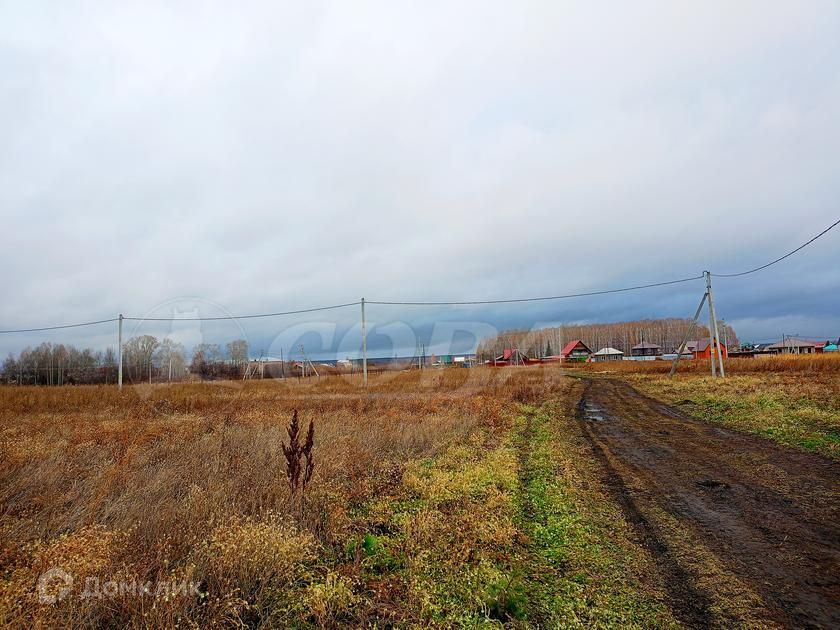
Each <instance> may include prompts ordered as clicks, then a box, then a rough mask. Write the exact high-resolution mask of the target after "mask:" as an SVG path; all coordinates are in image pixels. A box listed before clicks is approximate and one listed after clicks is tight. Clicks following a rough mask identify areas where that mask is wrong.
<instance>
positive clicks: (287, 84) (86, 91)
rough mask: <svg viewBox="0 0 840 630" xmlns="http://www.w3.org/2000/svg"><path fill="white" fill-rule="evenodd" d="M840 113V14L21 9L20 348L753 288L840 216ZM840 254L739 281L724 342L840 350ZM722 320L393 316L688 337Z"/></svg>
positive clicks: (253, 334) (838, 246) (837, 246)
mask: <svg viewBox="0 0 840 630" xmlns="http://www.w3.org/2000/svg"><path fill="white" fill-rule="evenodd" d="M245 4H247V5H248V6H247V7H245V6H243V5H245ZM838 113H840V3H837V2H818V1H816V0H809V1H808V2H790V3H785V2H746V1H743V2H735V3H732V2H696V3H694V4H693V6H691V5H690V4H689V3H684V2H680V3H674V2H658V3H645V2H633V3H620V2H609V3H599V2H579V3H567V2H544V3H537V2H534V3H526V2H515V3H514V2H503V3H494V2H486V1H482V2H475V3H466V2H461V3H458V2H442V3H429V2H422V3H421V2H406V3H399V2H393V1H389V2H381V3H365V2H343V3H316V2H289V3H279V2H269V3H265V4H260V3H256V2H255V3H209V2H195V3H190V2H172V1H167V2H160V3H154V2H137V3H132V2H110V3H93V2H90V3H88V2H62V3H55V2H43V3H42V2H35V1H28V2H7V1H3V0H0V213H2V223H0V269H2V271H1V272H0V279H2V282H0V329H7V328H19V327H30V326H40V325H50V324H63V323H71V322H75V321H85V320H90V319H101V318H105V317H113V316H115V315H116V314H118V313H120V312H122V313H125V314H126V315H145V314H150V313H153V314H157V315H158V316H169V315H173V314H179V313H180V314H184V313H192V314H195V313H198V314H201V315H219V314H223V313H233V314H244V313H254V312H264V311H282V310H289V309H296V308H306V307H310V306H318V305H323V304H336V303H341V302H348V301H354V300H357V299H358V298H360V297H361V296H365V297H366V298H368V299H371V300H401V299H409V300H411V299H414V300H448V299H452V300H468V299H488V298H489V299H492V298H507V297H527V296H532V295H546V294H548V295H552V294H562V293H571V292H577V291H587V290H598V289H604V288H612V287H621V286H626V285H635V284H639V283H647V282H656V281H659V280H669V279H673V278H681V277H686V276H694V275H698V274H699V273H700V272H702V270H704V269H707V268H710V269H711V270H712V271H713V272H715V271H716V272H720V273H728V272H733V271H740V270H743V269H747V268H750V267H753V266H756V265H758V264H761V263H764V262H766V261H768V260H770V259H773V258H775V257H777V256H779V255H781V254H783V253H784V252H786V251H788V250H790V249H792V248H794V247H796V246H798V245H799V244H801V243H802V242H804V241H806V240H807V239H808V238H810V237H811V236H813V235H814V234H816V233H817V232H819V231H820V230H822V229H823V228H824V227H826V226H827V225H829V224H830V223H832V222H833V221H834V220H836V219H837V218H838V217H840V203H839V202H840V171H838V165H840V116H839V115H838ZM838 252H840V228H838V229H836V230H835V231H833V232H831V233H829V234H827V235H826V236H825V237H823V238H822V239H820V240H819V241H817V242H816V243H814V244H813V245H812V246H811V247H809V248H808V249H806V250H804V251H803V252H801V253H800V254H797V255H796V256H794V257H792V258H791V259H789V260H786V261H785V262H783V263H781V264H779V265H777V266H776V267H773V268H772V269H770V270H767V271H764V272H761V273H757V274H753V275H751V276H746V277H743V278H739V279H732V280H724V279H720V280H718V281H717V283H716V287H715V288H716V294H717V300H718V310H719V314H720V315H721V316H723V317H724V318H726V320H727V321H729V322H731V323H732V324H733V325H734V326H735V327H736V329H737V330H738V331H739V333H740V334H741V337H742V338H753V339H763V338H774V337H778V336H780V335H781V333H782V332H785V333H799V334H801V335H803V336H805V335H814V336H833V337H837V336H840V290H838V289H839V288H840V265H838V262H840V256H839V255H838ZM702 292H703V286H702V282H699V281H698V282H695V283H693V284H690V285H678V286H676V287H670V288H667V289H655V290H647V291H640V292H636V293H627V294H619V295H617V296H611V297H597V298H581V299H575V300H564V301H558V302H550V303H539V304H530V305H529V304H524V305H516V306H504V307H485V308H480V309H478V308H475V309H467V308H459V309H430V308H425V309H419V308H399V307H374V306H371V307H370V309H369V311H370V312H369V318H370V319H371V320H372V323H373V324H375V325H379V326H385V325H387V324H389V323H393V322H405V325H407V326H408V327H409V328H410V329H412V330H413V331H414V334H415V336H416V335H417V334H418V332H419V333H420V337H422V336H423V335H426V336H428V334H429V333H428V331H429V330H430V329H431V328H430V327H432V326H433V324H434V323H435V322H449V321H454V320H463V321H471V322H479V323H482V324H487V325H488V326H491V327H496V328H504V327H507V326H524V327H529V326H535V325H543V324H547V323H554V322H562V321H568V322H572V321H576V322H577V321H620V320H625V319H632V318H637V317H666V316H685V317H689V316H691V314H692V313H693V311H694V308H695V307H696V303H697V302H698V301H699V299H700V297H701V295H702ZM357 320H358V309H349V310H344V311H336V312H327V313H324V314H323V315H322V316H317V317H313V316H309V317H306V318H285V319H279V320H266V321H260V320H257V321H250V322H243V323H242V324H241V326H242V328H240V327H239V325H236V324H227V325H225V326H217V327H215V328H214V327H213V326H209V325H205V326H203V327H201V328H200V329H198V328H195V327H193V329H191V332H189V333H184V335H182V338H183V339H188V338H189V339H192V340H204V341H219V342H224V341H227V340H229V338H232V337H233V336H242V335H245V336H246V337H248V338H249V340H250V341H251V345H252V348H259V349H263V350H266V351H269V350H270V349H271V348H274V349H277V348H279V347H283V345H284V344H289V345H291V344H292V343H294V342H295V340H296V336H295V335H297V334H298V332H299V329H293V331H292V332H289V330H288V327H289V326H291V325H293V324H295V323H296V322H297V323H299V322H302V321H308V322H313V321H314V322H321V324H318V326H326V327H327V328H329V327H330V326H333V325H335V326H337V328H336V330H337V331H338V332H337V333H335V334H334V335H333V336H332V337H331V338H330V339H328V340H327V344H326V345H331V346H332V347H333V348H339V346H341V345H342V344H344V345H345V346H346V345H348V344H349V345H353V343H356V342H355V341H353V340H354V339H356V340H357V339H358V335H355V336H354V334H355V333H352V330H351V334H350V335H349V336H348V335H347V334H346V333H347V330H348V329H350V328H351V327H352V326H354V325H357ZM183 325H184V326H186V324H183ZM397 327H398V328H399V326H397ZM316 328H317V326H316ZM143 331H152V327H151V325H148V324H147V325H146V327H145V328H143ZM295 331H298V332H295ZM164 332H166V331H164ZM404 333H405V331H404V330H403V332H401V333H399V335H402V336H403V337H404V338H405V340H407V341H405V343H404V344H403V345H406V344H410V343H412V342H411V335H410V334H408V333H405V334H404ZM277 335H280V337H281V339H282V340H281V341H278V338H277ZM310 336H311V335H310ZM328 336H329V335H328ZM113 337H114V326H113V325H110V324H109V325H106V326H104V327H97V328H94V329H81V330H71V331H64V332H61V333H50V334H40V333H39V334H33V335H2V336H0V352H3V353H5V352H7V351H9V350H15V351H16V350H19V349H20V348H21V347H22V346H24V345H26V344H32V343H36V342H38V341H40V340H41V339H46V340H51V341H59V340H63V341H69V342H74V343H77V344H79V345H87V344H91V345H97V346H100V347H101V346H104V345H107V344H109V343H111V344H113V343H114V340H113ZM374 341H375V340H374ZM374 345H375V344H374ZM346 350H347V353H350V350H349V349H346ZM337 352H339V353H340V354H343V353H345V348H339V349H338V350H337Z"/></svg>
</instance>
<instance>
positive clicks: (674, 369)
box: [668, 293, 709, 376]
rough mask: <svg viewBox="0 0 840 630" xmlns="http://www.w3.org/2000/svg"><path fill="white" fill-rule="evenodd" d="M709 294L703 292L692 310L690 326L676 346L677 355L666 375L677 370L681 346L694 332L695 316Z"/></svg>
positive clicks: (698, 314) (683, 345) (671, 374)
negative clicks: (695, 308)
mask: <svg viewBox="0 0 840 630" xmlns="http://www.w3.org/2000/svg"><path fill="white" fill-rule="evenodd" d="M708 296H709V294H708V293H704V294H703V298H702V299H701V300H700V304H698V305H697V310H696V311H695V312H694V319H692V320H691V326H689V327H688V329H686V331H685V336H684V337H683V340H682V343H680V347H679V348H677V356H676V358H675V359H674V362H673V363H672V364H671V373H670V374H669V375H668V376H674V372H676V370H677V362H678V361H679V360H680V356H681V355H682V351H683V348H684V347H685V344H686V343H687V342H688V337H689V335H691V334H692V333H693V332H694V329H695V327H696V326H697V318H698V317H700V313H701V311H702V310H703V303H704V302H705V301H706V298H707V297H708Z"/></svg>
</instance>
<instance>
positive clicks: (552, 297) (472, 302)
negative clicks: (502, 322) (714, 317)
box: [365, 275, 703, 306]
mask: <svg viewBox="0 0 840 630" xmlns="http://www.w3.org/2000/svg"><path fill="white" fill-rule="evenodd" d="M702 279H703V276H702V275H700V276H692V277H691V278H680V279H679V280H667V281H665V282H653V283H651V284H640V285H636V286H632V287H622V288H620V289H604V290H602V291H587V292H584V293H567V294H565V295H549V296H543V297H530V298H510V299H504V300H466V301H455V302H404V301H396V300H391V301H385V300H370V301H369V300H365V304H380V305H388V306H395V305H396V306H469V305H477V304H514V303H519V302H545V301H549V300H565V299H568V298H577V297H588V296H593V295H607V294H609V293H623V292H625V291H636V290H638V289H650V288H653V287H664V286H668V285H671V284H680V283H682V282H693V281H694V280H702Z"/></svg>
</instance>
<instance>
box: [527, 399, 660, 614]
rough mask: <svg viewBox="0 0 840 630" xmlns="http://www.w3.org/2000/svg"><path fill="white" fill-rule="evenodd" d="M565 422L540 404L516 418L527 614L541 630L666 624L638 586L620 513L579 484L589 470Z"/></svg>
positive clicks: (637, 565)
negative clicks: (525, 560)
mask: <svg viewBox="0 0 840 630" xmlns="http://www.w3.org/2000/svg"><path fill="white" fill-rule="evenodd" d="M573 422H574V421H573V420H572V419H571V418H567V417H566V416H565V415H564V413H563V411H562V410H561V408H560V407H559V406H558V405H551V404H547V405H544V406H542V407H539V408H536V409H535V408H525V409H524V415H523V416H522V417H520V418H519V419H518V420H517V423H516V430H515V434H514V440H515V442H516V445H517V450H518V452H519V453H520V479H521V491H520V493H519V494H518V496H517V524H518V525H519V526H520V527H521V528H522V530H523V532H524V533H525V534H526V537H527V539H528V540H529V543H528V545H527V549H526V553H527V558H528V560H527V562H525V563H524V567H525V569H526V571H527V574H526V579H525V581H524V584H525V600H526V601H527V607H526V611H527V617H528V619H529V620H532V621H534V622H535V623H537V624H538V625H540V626H543V627H587V628H591V627H616V628H617V627H638V628H642V627H644V628H651V627H663V626H670V625H673V624H674V622H673V619H672V618H671V617H670V614H669V611H668V610H667V608H666V607H665V606H664V605H663V604H662V603H661V602H660V601H659V600H660V597H661V594H660V593H658V592H655V591H654V590H646V589H644V588H640V586H639V583H638V581H637V578H638V574H639V573H641V572H642V571H643V569H642V566H643V564H644V561H645V557H644V552H643V551H642V550H641V549H640V548H639V547H638V546H636V545H635V544H633V543H632V542H631V541H630V540H629V538H630V532H629V531H628V529H627V528H626V525H625V524H624V520H623V518H622V515H621V514H620V511H619V510H618V508H617V507H616V506H615V505H614V504H613V503H612V502H611V501H610V500H609V499H608V498H607V497H606V496H604V495H603V494H601V493H600V491H599V490H598V489H597V484H594V485H591V484H590V483H587V484H585V485H584V484H580V483H579V481H580V478H581V477H580V476H584V477H591V476H592V475H594V474H595V471H594V469H593V468H591V467H590V464H589V463H588V462H587V460H583V459H578V457H579V456H580V455H581V454H582V453H581V452H580V449H581V444H580V442H578V441H576V439H575V437H574V436H575V435H577V433H576V432H575V431H574V430H573V429H574V427H573V425H572V423H573ZM570 430H571V431H570ZM587 487H588V488H589V489H587Z"/></svg>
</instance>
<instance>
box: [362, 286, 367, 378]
mask: <svg viewBox="0 0 840 630" xmlns="http://www.w3.org/2000/svg"><path fill="white" fill-rule="evenodd" d="M362 381H363V382H364V385H365V387H367V382H368V379H367V329H366V328H365V298H362Z"/></svg>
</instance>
